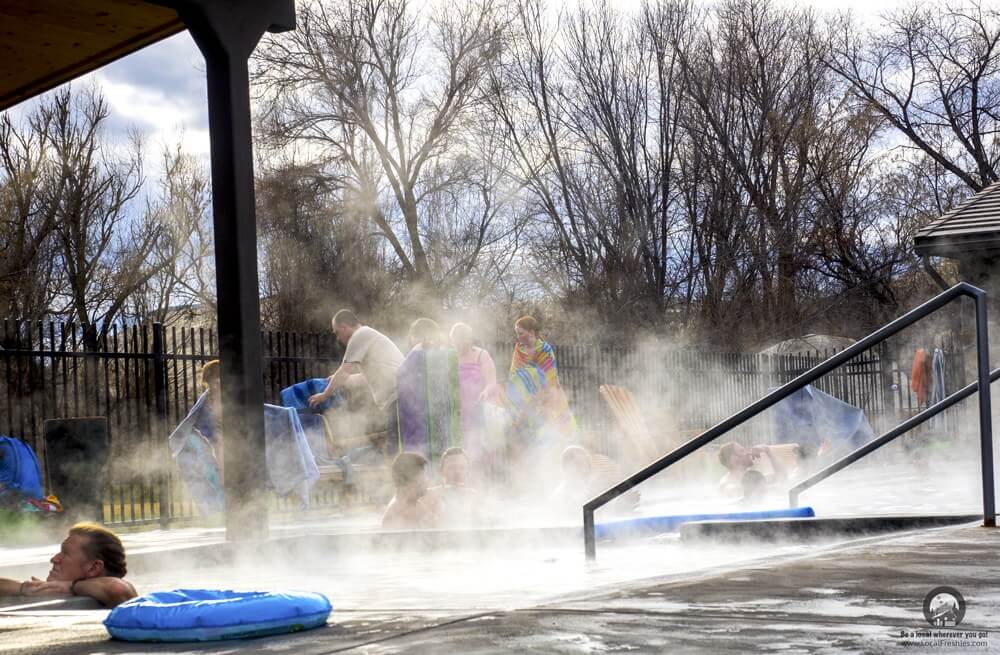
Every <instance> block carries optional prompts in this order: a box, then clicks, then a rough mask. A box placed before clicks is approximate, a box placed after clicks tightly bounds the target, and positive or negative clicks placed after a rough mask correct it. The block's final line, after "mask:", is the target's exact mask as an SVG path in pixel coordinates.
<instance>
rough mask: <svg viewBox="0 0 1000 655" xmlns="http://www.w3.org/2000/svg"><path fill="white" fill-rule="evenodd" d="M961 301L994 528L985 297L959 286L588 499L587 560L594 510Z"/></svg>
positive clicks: (987, 509)
mask: <svg viewBox="0 0 1000 655" xmlns="http://www.w3.org/2000/svg"><path fill="white" fill-rule="evenodd" d="M962 296H966V297H969V298H972V300H973V301H974V302H975V306H976V361H977V367H976V369H977V376H976V379H977V381H978V384H979V437H980V451H981V453H980V456H981V458H982V475H983V524H984V525H987V526H995V525H996V509H995V506H994V497H993V434H992V425H991V422H990V393H989V391H990V389H989V384H988V382H987V380H988V379H989V374H990V368H989V333H988V327H987V325H986V292H985V291H983V290H982V289H979V288H978V287H974V286H972V285H971V284H969V283H967V282H960V283H958V284H956V285H955V286H953V287H952V288H950V289H948V290H947V291H944V292H942V293H940V294H938V295H937V296H935V297H933V298H931V299H930V300H928V301H927V302H925V303H923V304H921V305H920V306H918V307H916V308H914V309H912V310H910V311H909V312H907V313H906V314H904V315H902V316H900V317H899V318H897V319H896V320H894V321H892V322H891V323H888V324H886V325H884V326H882V327H881V328H879V329H878V330H876V331H875V332H872V333H871V334H869V335H868V336H866V337H865V338H863V339H861V340H860V341H858V342H857V343H855V344H853V345H851V346H850V347H849V348H847V349H845V350H843V351H841V352H839V353H837V354H836V355H834V356H833V357H830V358H829V359H827V360H825V361H823V362H820V363H819V364H817V365H816V366H814V367H813V368H811V369H809V370H808V371H806V372H805V373H802V374H801V375H799V376H798V377H796V378H795V379H794V380H791V381H790V382H787V383H785V384H783V385H782V386H780V387H778V388H777V389H775V390H774V391H772V392H770V393H768V394H767V395H766V396H764V397H763V398H761V399H760V400H758V401H756V402H754V403H752V404H750V405H748V406H747V407H744V408H743V409H742V410H740V411H738V412H737V413H735V414H733V415H732V416H730V417H729V418H727V419H725V420H724V421H722V422H721V423H719V424H717V425H715V426H714V427H712V428H710V429H708V430H706V431H705V432H703V433H702V434H700V435H698V436H697V437H695V438H693V439H691V440H690V441H687V442H686V443H684V444H681V445H680V446H678V447H677V448H675V449H674V450H673V451H671V452H669V453H667V454H666V455H664V456H663V457H661V458H660V459H658V460H656V461H655V462H652V463H651V464H649V465H647V466H646V467H644V468H642V469H641V470H639V471H637V472H636V473H634V474H632V475H631V476H629V477H628V478H626V479H624V480H622V481H621V482H619V483H618V484H616V485H614V486H613V487H611V488H610V489H608V490H606V491H604V492H603V493H601V494H600V495H598V496H596V497H594V498H591V499H590V500H589V501H587V503H586V504H584V506H583V543H584V551H585V552H586V556H587V559H591V560H592V559H594V558H595V557H596V556H597V543H596V539H595V528H594V512H595V511H596V510H597V509H598V508H600V507H602V506H604V505H605V504H607V503H608V502H610V501H612V500H614V499H615V498H617V497H618V496H621V495H622V494H624V493H626V492H628V491H629V490H630V489H632V488H633V487H635V486H636V485H638V484H641V483H643V482H645V481H646V480H648V479H649V478H651V477H653V476H654V475H656V474H657V473H659V472H661V471H663V470H664V469H666V468H667V467H669V466H671V465H673V464H675V463H676V462H678V461H680V460H681V459H683V458H685V457H687V456H688V455H690V454H691V453H693V452H694V451H696V450H698V449H699V448H701V447H702V446H704V445H706V444H708V443H710V442H712V441H714V440H715V439H717V438H718V437H720V436H721V435H723V434H725V433H726V432H728V431H730V430H732V429H733V428H735V427H736V426H738V425H740V424H742V423H744V422H745V421H747V420H748V419H751V418H753V417H754V416H757V415H758V414H760V413H761V412H763V411H764V410H766V409H768V408H769V407H771V406H772V405H774V404H776V403H778V402H779V401H781V400H783V399H785V398H787V397H788V396H790V395H791V394H793V393H795V392H796V391H798V390H799V389H802V388H803V387H805V386H806V385H807V384H809V383H811V382H813V381H815V380H816V379H818V378H820V377H822V376H824V375H826V374H827V373H829V372H831V371H833V370H834V369H836V368H837V367H839V366H840V365H842V364H844V363H846V362H847V361H849V360H850V359H852V358H854V357H856V356H857V355H859V354H861V353H862V352H864V351H865V350H868V349H869V348H871V347H872V346H874V345H876V344H878V343H881V342H882V341H885V340H886V339H888V338H889V337H891V336H892V335H894V334H896V333H897V332H899V331H901V330H903V329H904V328H907V327H909V326H910V325H912V324H914V323H916V322H917V321H919V320H921V319H923V318H925V317H926V316H928V315H929V314H932V313H933V312H936V311H937V310H939V309H941V308H942V307H944V306H945V305H947V304H948V303H950V302H951V301H953V300H955V299H956V298H960V297H962Z"/></svg>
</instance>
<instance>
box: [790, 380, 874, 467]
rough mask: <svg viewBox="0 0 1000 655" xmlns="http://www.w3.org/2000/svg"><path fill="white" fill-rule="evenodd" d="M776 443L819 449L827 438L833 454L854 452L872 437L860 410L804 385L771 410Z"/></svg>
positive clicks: (866, 419) (872, 432)
mask: <svg viewBox="0 0 1000 655" xmlns="http://www.w3.org/2000/svg"><path fill="white" fill-rule="evenodd" d="M772 417H773V420H774V432H775V437H776V441H777V442H778V443H808V444H812V445H814V446H816V447H819V445H820V442H821V441H822V440H823V439H829V440H830V444H831V446H832V448H833V451H834V452H835V453H838V452H846V451H851V450H854V449H855V448H858V447H859V446H861V445H863V444H864V443H865V442H867V441H869V440H870V439H871V438H872V437H874V436H875V432H874V431H873V430H872V427H871V425H870V424H869V423H868V418H867V417H866V416H865V412H864V410H862V409H860V408H858V407H855V406H854V405H849V404H847V403H845V402H844V401H843V400H840V399H839V398H835V397H834V396H831V395H830V394H828V393H824V392H822V391H820V390H819V389H817V388H815V387H814V386H812V385H811V384H810V385H807V386H805V387H804V388H802V389H799V390H798V391H796V392H795V393H793V394H792V395H791V396H789V397H787V398H785V399H784V400H782V401H781V402H779V403H778V404H777V405H775V406H774V408H773V410H772Z"/></svg>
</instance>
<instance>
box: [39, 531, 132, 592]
mask: <svg viewBox="0 0 1000 655" xmlns="http://www.w3.org/2000/svg"><path fill="white" fill-rule="evenodd" d="M49 561H50V562H51V563H52V569H51V570H50V571H49V577H48V578H47V579H48V581H49V582H55V581H62V582H73V581H75V580H85V579H87V578H101V577H105V576H106V577H111V578H123V577H125V573H126V572H127V570H128V568H127V567H126V565H125V547H124V546H123V545H122V542H121V540H120V539H119V538H118V535H116V534H115V533H114V532H112V531H111V530H108V529H107V528H105V527H104V526H101V525H98V524H96V523H77V524H76V525H74V526H73V527H72V528H70V529H69V535H68V536H67V537H66V539H64V540H63V542H62V546H61V548H60V550H59V552H58V553H56V554H55V556H53V557H52V559H51V560H49Z"/></svg>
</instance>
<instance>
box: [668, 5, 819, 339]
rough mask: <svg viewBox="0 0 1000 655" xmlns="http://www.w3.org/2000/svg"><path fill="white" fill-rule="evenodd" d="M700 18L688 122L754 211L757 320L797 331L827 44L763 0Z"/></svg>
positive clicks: (684, 59)
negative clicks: (806, 213) (803, 246)
mask: <svg viewBox="0 0 1000 655" xmlns="http://www.w3.org/2000/svg"><path fill="white" fill-rule="evenodd" d="M702 25H703V28H702V30H701V33H700V37H699V39H698V41H697V43H696V44H695V46H694V48H693V49H692V50H690V51H688V50H687V49H679V55H680V61H681V63H682V65H683V69H684V73H685V83H686V88H687V89H688V92H689V93H690V97H691V102H692V104H693V107H694V108H695V110H696V111H695V112H694V113H693V114H692V120H691V122H690V124H689V128H688V129H689V131H690V132H691V136H692V139H693V140H695V141H696V142H698V143H699V144H702V145H706V144H708V145H709V147H711V149H712V151H713V152H714V155H712V156H715V157H718V158H722V159H724V160H725V167H726V168H727V169H728V170H729V172H730V173H731V174H732V179H731V182H730V183H731V184H735V185H737V186H738V188H739V190H740V193H741V194H742V195H743V197H744V198H745V202H746V203H747V205H748V206H749V207H750V208H751V209H752V210H753V217H754V218H755V221H754V222H753V224H752V225H750V226H749V228H750V229H749V230H748V231H747V232H745V233H744V234H743V238H744V239H746V240H747V242H748V244H749V247H750V248H751V250H752V256H753V258H754V262H753V266H752V268H751V272H752V275H753V276H754V278H755V279H754V280H753V281H752V282H753V284H754V285H755V286H757V285H759V290H760V291H759V302H758V303H755V304H756V306H757V307H759V312H760V313H759V314H758V316H759V319H758V321H755V322H759V321H760V320H763V319H764V318H765V317H766V320H768V321H769V322H771V323H772V324H773V326H774V327H773V330H774V331H775V332H777V333H778V334H781V333H783V332H785V331H788V330H797V329H799V328H800V326H799V321H800V318H801V316H800V307H799V305H800V302H799V293H798V291H799V288H800V285H801V282H802V279H801V272H802V271H803V270H804V262H803V255H804V252H803V250H802V249H801V240H802V238H803V237H804V233H803V230H804V225H803V216H804V208H805V205H806V202H807V199H808V191H809V188H810V185H811V182H812V180H811V177H810V169H809V167H808V149H809V144H810V142H811V139H812V138H813V135H814V134H815V132H816V130H817V129H818V121H819V112H818V107H819V104H820V103H821V102H822V101H823V99H824V98H825V95H824V93H825V86H826V85H828V81H827V74H826V69H825V67H824V66H823V55H824V52H825V50H824V48H825V44H824V42H823V40H822V39H821V38H820V37H819V35H818V34H817V33H816V27H817V25H816V21H815V18H814V17H813V16H812V15H811V14H809V13H806V12H802V11H795V10H788V11H783V10H779V9H777V8H775V7H774V6H772V5H770V4H769V3H767V2H748V1H746V0H734V1H732V2H727V3H725V4H723V5H721V6H720V7H719V8H718V10H717V11H716V12H715V13H714V15H713V20H704V21H702ZM707 154H709V153H706V155H707ZM715 166H716V168H720V164H719V163H716V164H715ZM747 300H748V299H741V302H746V301H747Z"/></svg>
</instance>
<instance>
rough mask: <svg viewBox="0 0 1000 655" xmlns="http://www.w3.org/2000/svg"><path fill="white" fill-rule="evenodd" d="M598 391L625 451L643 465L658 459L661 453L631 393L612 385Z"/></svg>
mask: <svg viewBox="0 0 1000 655" xmlns="http://www.w3.org/2000/svg"><path fill="white" fill-rule="evenodd" d="M598 391H599V393H600V395H601V398H603V399H604V402H605V403H607V405H608V409H610V410H611V413H612V415H614V417H615V421H616V422H617V423H618V427H619V428H620V429H621V431H622V436H623V437H624V438H625V440H626V442H627V446H628V447H627V450H629V451H632V453H633V454H634V456H635V457H636V458H637V459H638V460H639V462H641V463H642V464H643V465H645V464H648V463H649V462H652V461H653V460H654V459H656V458H658V457H660V456H661V455H662V454H663V453H661V452H660V449H659V448H657V446H656V443H655V442H654V440H653V437H652V436H651V434H650V432H649V426H648V425H646V420H645V419H644V418H643V415H642V412H641V411H640V410H639V405H638V403H636V402H635V397H634V396H633V395H632V392H631V391H629V390H628V389H626V388H624V387H618V386H615V385H613V384H602V385H601V386H600V388H599V389H598Z"/></svg>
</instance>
